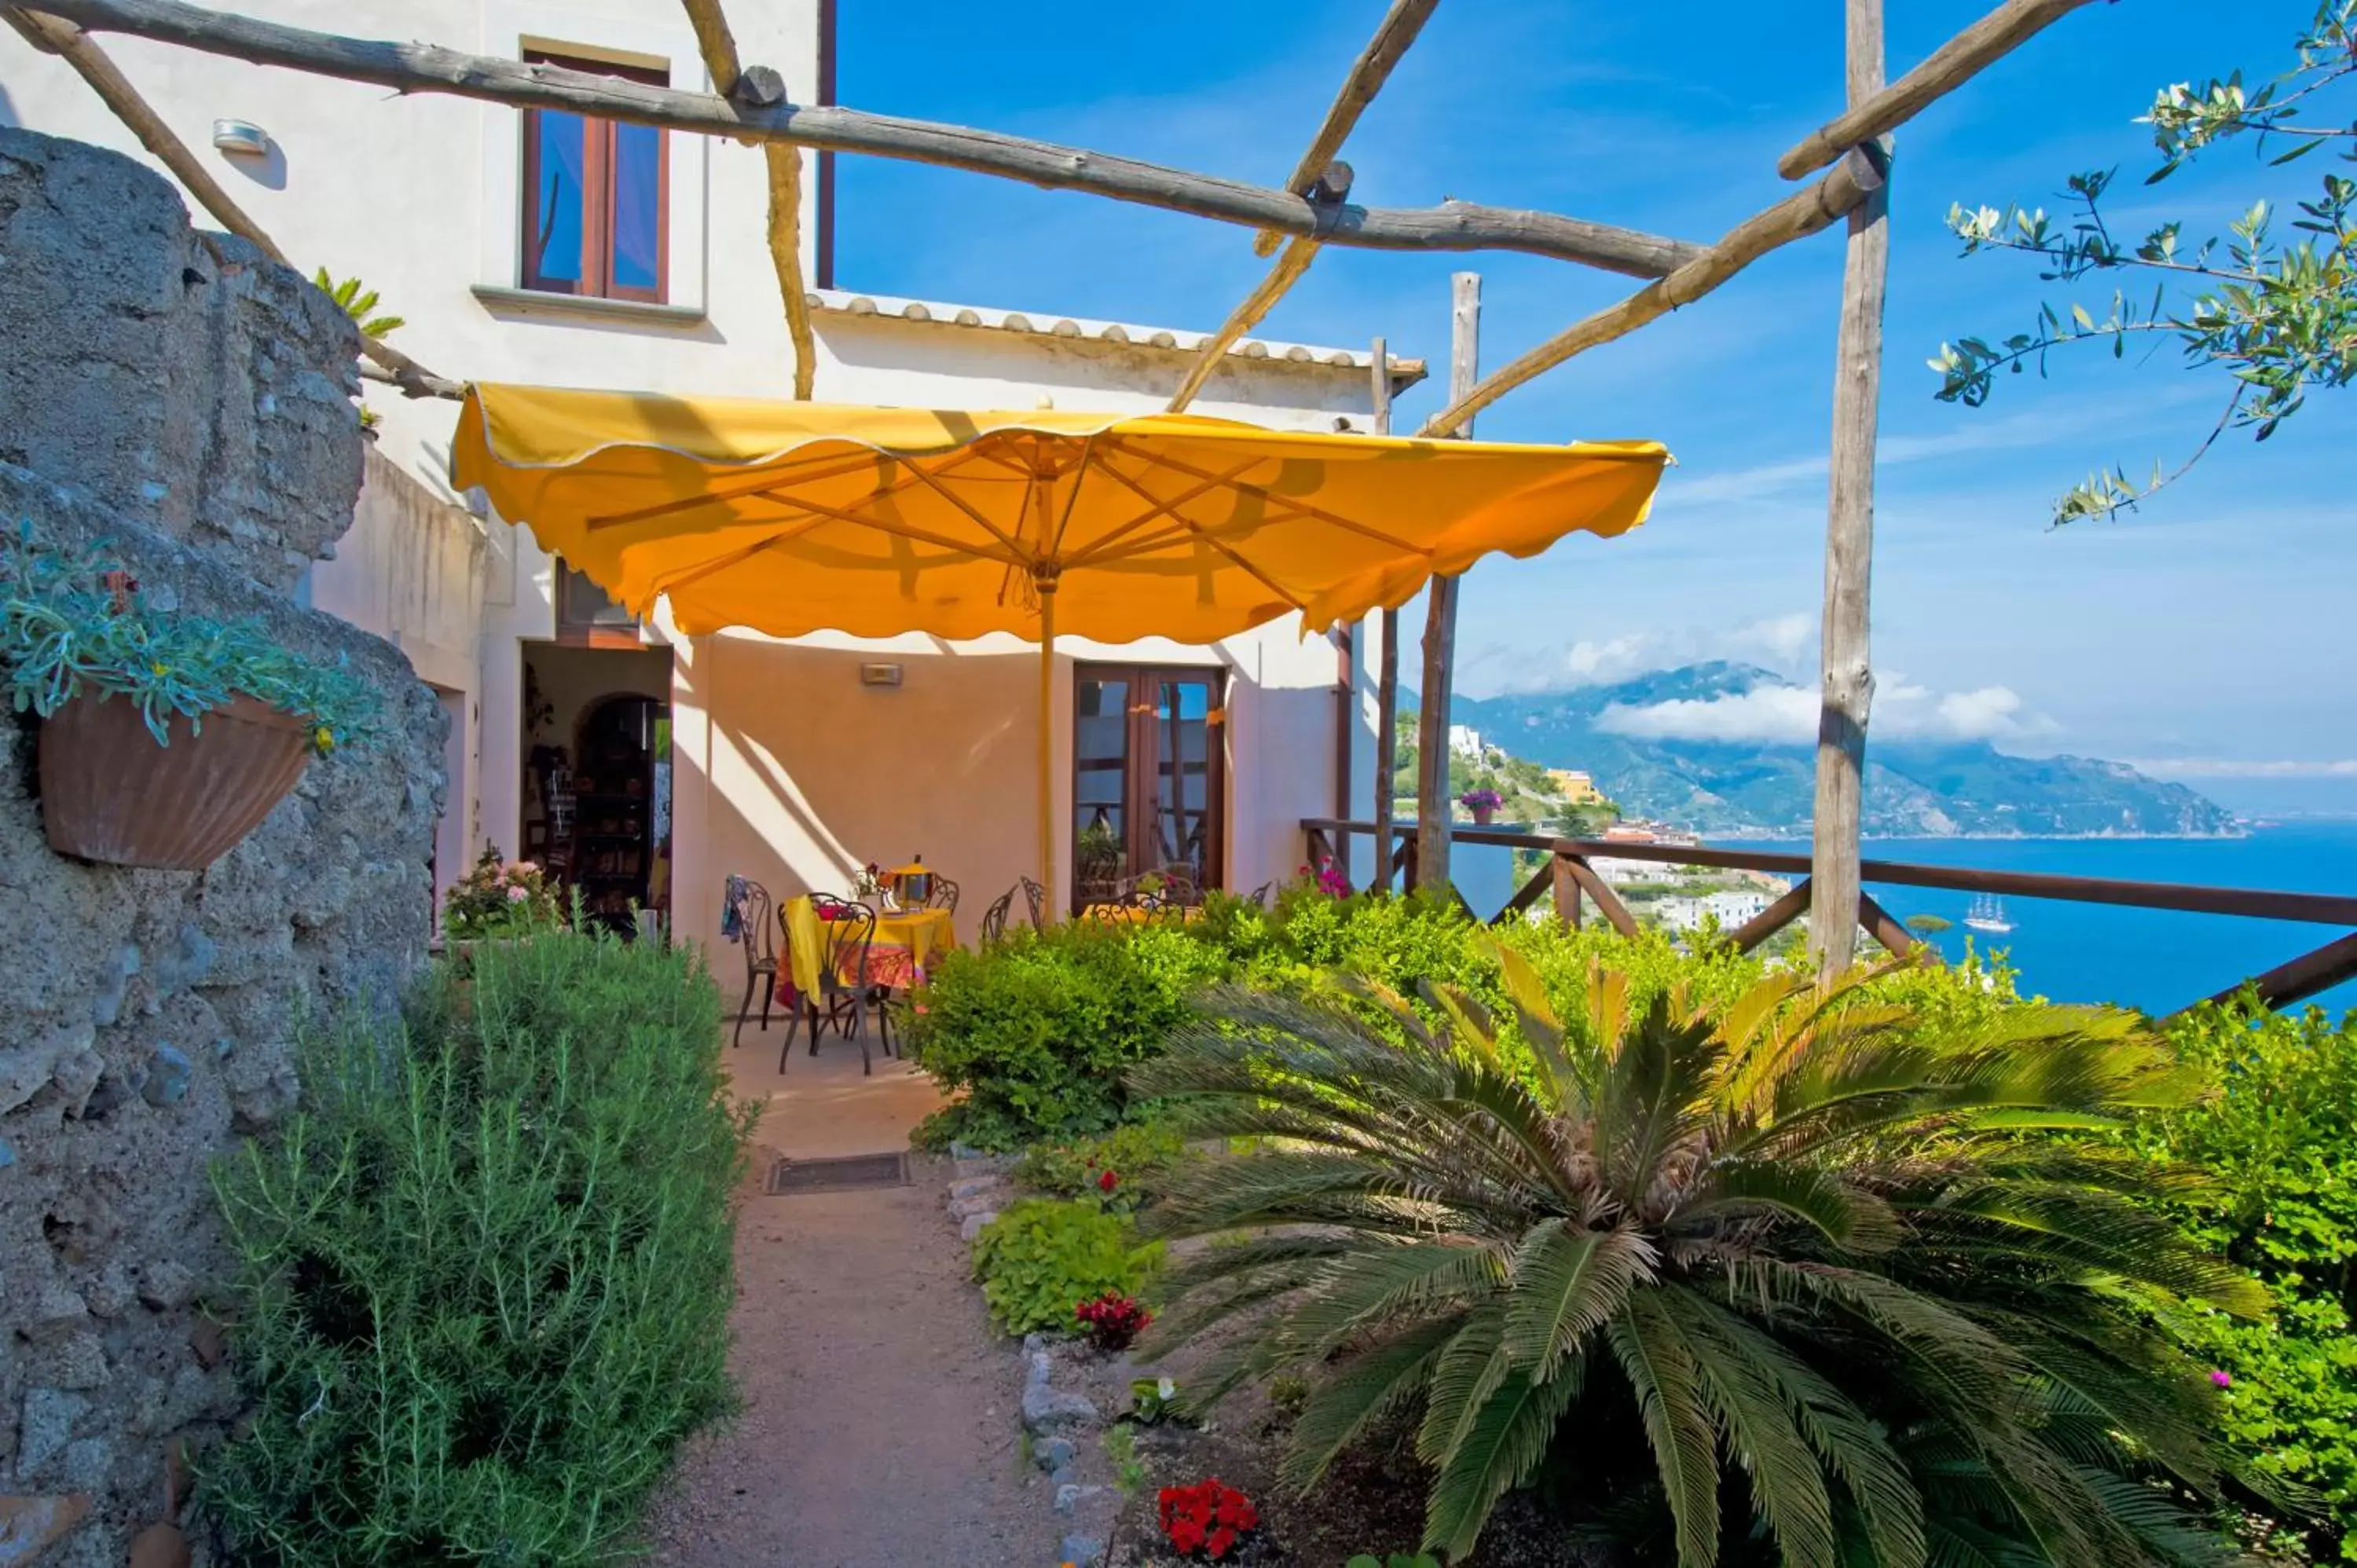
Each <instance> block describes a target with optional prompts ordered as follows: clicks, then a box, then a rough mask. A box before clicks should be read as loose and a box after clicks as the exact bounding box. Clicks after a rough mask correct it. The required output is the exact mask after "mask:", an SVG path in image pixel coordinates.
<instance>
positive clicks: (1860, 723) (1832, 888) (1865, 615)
mask: <svg viewBox="0 0 2357 1568" xmlns="http://www.w3.org/2000/svg"><path fill="white" fill-rule="evenodd" d="M1847 32H1848V61H1849V71H1848V75H1849V102H1850V106H1851V107H1852V108H1853V109H1855V108H1857V106H1858V105H1859V104H1862V103H1864V102H1867V100H1868V99H1870V98H1872V97H1874V95H1875V94H1877V93H1878V92H1880V91H1882V0H1848V27H1847ZM1867 152H1868V154H1869V156H1873V157H1874V158H1875V160H1876V166H1877V168H1878V170H1880V171H1881V172H1883V173H1884V176H1885V177H1884V180H1883V181H1882V183H1880V184H1878V186H1877V187H1876V188H1874V189H1873V190H1871V191H1869V192H1868V193H1867V199H1866V200H1865V201H1864V202H1863V203H1862V204H1860V205H1859V206H1858V207H1857V208H1856V209H1852V211H1851V212H1850V215H1849V249H1848V253H1847V255H1846V258H1845V261H1844V264H1843V269H1842V308H1841V337H1840V343H1839V347H1838V349H1837V350H1836V358H1835V370H1834V428H1833V454H1832V476H1831V478H1830V480H1829V482H1828V485H1827V492H1826V508H1825V600H1824V693H1823V699H1822V705H1821V706H1820V707H1819V709H1818V714H1817V799H1816V815H1815V820H1814V824H1813V843H1812V846H1811V852H1810V857H1809V858H1810V865H1809V876H1810V886H1812V887H1813V889H1814V890H1815V893H1814V897H1813V901H1812V909H1813V914H1812V918H1810V921H1809V950H1810V953H1811V955H1812V956H1813V958H1814V959H1815V960H1816V965H1817V978H1818V980H1819V981H1820V982H1821V983H1823V982H1826V981H1830V980H1832V979H1833V978H1834V977H1835V976H1836V975H1838V974H1840V973H1842V972H1844V971H1845V970H1846V969H1848V968H1849V965H1850V960H1851V958H1852V956H1853V955H1854V954H1855V953H1856V951H1857V913H1858V894H1859V893H1860V892H1861V891H1862V890H1863V889H1862V888H1861V886H1860V884H1859V881H1858V864H1857V863H1858V831H1859V821H1860V817H1861V814H1862V808H1863V797H1864V793H1865V789H1864V785H1865V773H1866V725H1867V714H1868V713H1869V712H1870V711H1871V709H1872V707H1873V705H1874V666H1873V661H1872V660H1871V658H1870V656H1869V652H1868V646H1867V635H1868V629H1869V626H1868V623H1869V618H1870V617H1869V609H1870V589H1871V585H1872V582H1873V577H1874V447H1875V432H1876V421H1877V413H1878V409H1877V403H1878V400H1879V398H1880V395H1881V391H1882V301H1883V293H1884V288H1885V285H1886V284H1887V282H1888V280H1889V272H1890V226H1889V222H1888V220H1887V219H1888V214H1889V207H1890V188H1889V180H1888V166H1889V163H1888V149H1887V148H1879V147H1873V146H1869V147H1868V148H1867Z"/></svg>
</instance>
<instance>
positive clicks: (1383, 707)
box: [1367, 338, 1399, 893]
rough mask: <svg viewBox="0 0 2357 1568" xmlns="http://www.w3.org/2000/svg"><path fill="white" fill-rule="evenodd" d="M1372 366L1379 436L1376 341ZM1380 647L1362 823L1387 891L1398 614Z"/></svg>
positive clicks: (1382, 426)
mask: <svg viewBox="0 0 2357 1568" xmlns="http://www.w3.org/2000/svg"><path fill="white" fill-rule="evenodd" d="M1369 360H1370V362H1371V363H1372V365H1373V367H1374V370H1373V374H1374V387H1373V389H1372V393H1373V398H1374V403H1373V408H1374V427H1375V434H1376V435H1390V434H1391V433H1392V349H1391V344H1390V343H1389V342H1388V341H1387V340H1386V339H1384V338H1376V339H1375V347H1374V352H1373V353H1372V355H1370V356H1369ZM1380 635H1381V636H1382V639H1383V645H1382V647H1381V648H1380V649H1379V650H1377V653H1376V657H1377V660H1379V662H1378V664H1377V666H1376V674H1375V766H1374V768H1373V770H1372V771H1373V773H1374V776H1375V777H1374V801H1373V809H1372V811H1370V812H1369V813H1368V815H1367V821H1369V822H1372V823H1374V824H1375V868H1374V875H1372V877H1370V878H1369V880H1368V884H1367V885H1368V886H1370V887H1375V888H1379V889H1381V890H1382V891H1383V892H1385V893H1388V892H1390V891H1391V890H1392V848H1393V845H1392V751H1393V748H1394V746H1395V744H1396V742H1395V739H1394V737H1395V736H1397V735H1398V734H1399V611H1397V610H1395V609H1387V610H1385V611H1383V631H1382V633H1381V634H1380Z"/></svg>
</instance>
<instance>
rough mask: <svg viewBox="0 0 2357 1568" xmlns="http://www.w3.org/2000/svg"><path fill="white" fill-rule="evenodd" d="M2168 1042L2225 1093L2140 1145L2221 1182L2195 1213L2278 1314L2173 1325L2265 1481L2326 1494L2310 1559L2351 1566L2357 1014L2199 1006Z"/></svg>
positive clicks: (2355, 1439) (2355, 1446)
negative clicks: (2226, 1382) (2337, 1017)
mask: <svg viewBox="0 0 2357 1568" xmlns="http://www.w3.org/2000/svg"><path fill="white" fill-rule="evenodd" d="M2170 1034H2171V1037H2172V1038H2173V1040H2174V1041H2175V1043H2176V1045H2177V1047H2178V1050H2179V1054H2180V1055H2182V1056H2183V1057H2184V1058H2185V1059H2186V1060H2187V1061H2188V1062H2189V1063H2190V1064H2192V1065H2195V1066H2197V1067H2200V1068H2201V1069H2204V1070H2206V1071H2208V1072H2211V1073H2212V1074H2214V1075H2215V1076H2216V1078H2217V1080H2218V1085H2219V1092H2218V1093H2217V1094H2216V1095H2215V1096H2214V1097H2213V1098H2212V1099H2211V1100H2210V1101H2207V1102H2206V1103H2204V1104H2202V1105H2200V1106H2197V1107H2195V1108H2193V1109H2191V1110H2189V1111H2184V1112H2178V1113H2177V1114H2175V1115H2172V1116H2169V1117H2165V1118H2155V1119H2154V1120H2153V1121H2151V1122H2148V1123H2147V1125H2146V1126H2144V1127H2143V1128H2141V1129H2139V1132H2138V1139H2139V1142H2140V1143H2141V1144H2143V1145H2144V1147H2145V1148H2146V1149H2147V1152H2149V1153H2150V1154H2152V1155H2155V1156H2156V1157H2158V1158H2163V1159H2172V1160H2181V1161H2185V1162H2188V1163H2190V1164H2193V1165H2201V1166H2203V1167H2205V1168H2207V1169H2208V1170H2210V1171H2211V1172H2212V1173H2213V1174H2214V1175H2215V1176H2217V1177H2218V1179H2219V1181H2220V1182H2221V1184H2222V1187H2223V1191H2222V1195H2221V1196H2220V1197H2219V1198H2218V1199H2217V1200H2215V1201H2213V1202H2212V1203H2210V1204H2208V1205H2206V1206H2205V1207H2204V1208H2202V1209H2201V1210H2200V1211H2199V1212H2197V1213H2196V1214H2195V1215H2194V1216H2193V1218H2194V1219H2196V1221H2197V1222H2198V1224H2199V1226H2200V1228H2201V1231H2202V1233H2203V1236H2204V1239H2205V1240H2207V1241H2208V1242H2209V1243H2210V1244H2211V1245H2212V1246H2213V1247H2215V1248H2217V1249H2219V1250H2220V1251H2224V1252H2225V1253H2226V1254H2227V1255H2228V1256H2230V1257H2232V1258H2233V1260H2234V1261H2235V1262H2239V1263H2241V1264H2243V1265H2244V1267H2246V1268H2248V1269H2250V1270H2251V1271H2252V1272H2253V1273H2256V1274H2258V1275H2259V1276H2260V1278H2262V1279H2264V1280H2265V1281H2266V1283H2267V1284H2268V1287H2269V1288H2270V1289H2271V1290H2272V1291H2273V1292H2274V1293H2275V1296H2276V1321H2275V1322H2274V1323H2273V1324H2266V1323H2255V1324H2245V1323H2236V1322H2233V1321H2232V1320H2230V1319H2226V1318H2222V1317H2219V1316H2210V1315H2204V1316H2196V1317H2193V1318H2190V1320H2187V1321H2183V1322H2181V1323H2179V1325H2178V1327H2179V1332H2180V1335H2181V1336H2182V1337H2183V1338H2184V1339H2185V1340H2186V1342H2187V1343H2188V1344H2189V1345H2190V1347H2191V1348H2194V1349H2195V1350H2196V1351H2197V1353H2200V1354H2201V1355H2203V1356H2204V1357H2205V1358H2206V1359H2208V1361H2209V1362H2210V1364H2211V1365H2212V1366H2213V1367H2215V1368H2217V1369H2219V1370H2221V1371H2223V1372H2225V1373H2226V1374H2227V1375H2228V1376H2229V1377H2230V1378H2232V1379H2233V1384H2232V1386H2231V1387H2229V1388H2228V1389H2227V1390H2226V1391H2225V1397H2224V1400H2223V1404H2224V1409H2225V1412H2226V1413H2225V1420H2226V1434H2227V1436H2228V1437H2229V1438H2230V1439H2232V1440H2233V1443H2234V1444H2236V1446H2238V1447H2239V1448H2241V1449H2243V1450H2244V1451H2245V1452H2246V1453H2249V1454H2251V1455H2254V1456H2255V1459H2254V1463H2255V1467H2256V1469H2257V1471H2258V1472H2259V1474H2260V1476H2261V1477H2263V1478H2266V1479H2271V1480H2275V1481H2282V1482H2289V1483H2291V1484H2293V1485H2294V1486H2297V1487H2305V1488H2308V1489H2309V1490H2310V1491H2312V1492H2314V1493H2316V1494H2318V1495H2319V1496H2320V1497H2321V1498H2323V1500H2324V1503H2325V1507H2326V1509H2327V1510H2328V1517H2327V1519H2326V1520H2325V1521H2324V1522H2323V1523H2322V1525H2321V1526H2320V1527H2319V1528H2317V1529H2315V1530H2310V1531H2309V1535H2308V1540H2307V1541H2306V1542H2305V1543H2304V1544H2305V1545H2306V1547H2307V1549H2308V1551H2309V1553H2310V1554H2311V1555H2312V1556H2313V1557H2314V1559H2315V1560H2316V1561H2319V1562H2330V1561H2332V1560H2334V1559H2335V1558H2338V1559H2340V1560H2342V1561H2348V1562H2357V1336H2352V1333H2351V1327H2350V1326H2351V1320H2352V1316H2357V1013H2352V1014H2351V1015H2349V1016H2348V1017H2346V1018H2344V1019H2343V1020H2341V1023H2340V1025H2339V1026H2335V1025H2334V1024H2333V1023H2332V1021H2331V1020H2330V1019H2329V1018H2328V1017H2327V1016H2326V1015H2325V1014H2324V1013H2323V1012H2322V1011H2320V1010H2319V1009H2314V1008H2311V1009H2309V1011H2308V1012H2307V1013H2306V1014H2304V1015H2298V1016H2276V1015H2270V1014H2267V1013H2265V1012H2256V1011H2251V1010H2244V1009H2241V1008H2232V1009H2221V1008H2212V1007H2205V1008H2202V1009H2201V1010H2200V1011H2199V1012H2197V1013H2195V1014H2193V1015H2190V1016H2188V1017H2186V1018H2184V1019H2181V1020H2179V1022H2178V1023H2177V1024H2176V1025H2175V1026H2173V1027H2172V1029H2171V1031H2170Z"/></svg>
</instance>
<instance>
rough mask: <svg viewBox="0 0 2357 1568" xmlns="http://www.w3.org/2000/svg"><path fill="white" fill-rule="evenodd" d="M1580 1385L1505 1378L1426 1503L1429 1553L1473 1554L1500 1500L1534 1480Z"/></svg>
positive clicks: (1514, 1375)
mask: <svg viewBox="0 0 2357 1568" xmlns="http://www.w3.org/2000/svg"><path fill="white" fill-rule="evenodd" d="M1580 1386H1581V1380H1580V1379H1579V1378H1578V1377H1577V1375H1576V1374H1574V1373H1571V1372H1566V1374H1565V1375H1563V1376H1561V1377H1558V1378H1555V1380H1553V1381H1551V1382H1544V1383H1534V1382H1532V1381H1531V1380H1529V1379H1527V1378H1525V1377H1523V1375H1522V1374H1521V1373H1520V1372H1509V1373H1507V1374H1506V1377H1505V1380H1504V1381H1503V1382H1501V1384H1500V1385H1499V1386H1498V1388H1497V1390H1496V1391H1495V1392H1493V1393H1491V1395H1490V1397H1489V1398H1488V1400H1486V1401H1485V1402H1483V1403H1482V1405H1481V1407H1480V1411H1479V1412H1478V1413H1477V1415H1476V1417H1475V1419H1474V1421H1473V1423H1472V1424H1471V1425H1470V1426H1469V1428H1468V1429H1467V1431H1466V1432H1465V1434H1464V1436H1463V1439H1462V1440H1461V1441H1460V1442H1459V1443H1458V1445H1457V1447H1456V1449H1455V1450H1454V1451H1453V1452H1452V1453H1451V1454H1450V1455H1449V1456H1448V1460H1447V1462H1445V1463H1444V1464H1443V1465H1442V1466H1440V1470H1439V1473H1438V1474H1437V1475H1436V1476H1435V1477H1433V1480H1432V1490H1431V1491H1430V1493H1429V1494H1427V1496H1426V1500H1425V1522H1424V1544H1425V1547H1426V1550H1427V1551H1429V1550H1433V1549H1436V1548H1437V1549H1438V1550H1440V1551H1444V1552H1448V1555H1449V1558H1450V1560H1451V1561H1452V1562H1453V1561H1457V1560H1459V1559H1462V1558H1463V1557H1465V1556H1466V1555H1467V1554H1468V1553H1469V1552H1471V1551H1472V1550H1473V1548H1474V1545H1475V1543H1476V1542H1478V1541H1480V1537H1481V1527H1482V1526H1483V1525H1484V1524H1486V1523H1488V1522H1489V1518H1490V1512H1491V1509H1494V1508H1496V1507H1497V1504H1498V1499H1499V1498H1501V1497H1503V1496H1505V1495H1506V1492H1507V1491H1508V1490H1509V1489H1510V1488H1512V1487H1518V1486H1520V1485H1522V1484H1523V1482H1524V1481H1527V1480H1529V1479H1530V1478H1531V1476H1532V1475H1533V1473H1534V1472H1535V1471H1536V1470H1537V1469H1538V1466H1539V1462H1540V1461H1541V1460H1543V1459H1544V1458H1545V1457H1546V1451H1547V1444H1549V1442H1550V1441H1551V1440H1552V1439H1553V1438H1554V1436H1555V1424H1556V1423H1557V1422H1559V1421H1561V1420H1562V1419H1563V1415H1564V1412H1566V1411H1567V1410H1569V1409H1570V1408H1571V1406H1572V1403H1573V1402H1574V1401H1576V1400H1577V1399H1578V1397H1579V1391H1580Z"/></svg>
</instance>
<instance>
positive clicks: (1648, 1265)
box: [1504, 1219, 1656, 1382]
mask: <svg viewBox="0 0 2357 1568" xmlns="http://www.w3.org/2000/svg"><path fill="white" fill-rule="evenodd" d="M1655 1258H1656V1254H1655V1253H1654V1251H1653V1248H1652V1244H1651V1243H1650V1242H1648V1241H1647V1240H1645V1239H1644V1238H1643V1237H1642V1236H1641V1235H1640V1234H1638V1233H1637V1232H1636V1231H1634V1230H1620V1229H1614V1230H1575V1229H1574V1228H1572V1227H1571V1226H1570V1225H1568V1224H1566V1222H1565V1221H1563V1220H1560V1219H1546V1220H1543V1221H1541V1222H1540V1223H1539V1224H1538V1225H1536V1226H1534V1228H1533V1229H1532V1230H1531V1232H1530V1234H1529V1235H1528V1236H1526V1237H1524V1238H1523V1242H1522V1245H1521V1246H1520V1247H1519V1248H1517V1249H1516V1250H1515V1252H1514V1262H1513V1290H1512V1293H1511V1294H1508V1296H1507V1298H1506V1316H1505V1338H1504V1348H1505V1352H1506V1356H1507V1359H1509V1360H1511V1361H1512V1362H1513V1363H1514V1364H1515V1365H1516V1366H1518V1367H1520V1368H1522V1369H1524V1370H1525V1371H1527V1372H1528V1373H1529V1374H1530V1376H1531V1377H1532V1378H1533V1379H1534V1380H1536V1381H1539V1382H1544V1381H1546V1380H1547V1379H1549V1378H1551V1377H1553V1376H1554V1375H1555V1368H1556V1366H1557V1364H1558V1363H1560V1362H1561V1361H1562V1359H1564V1358H1565V1357H1566V1356H1568V1355H1571V1354H1572V1353H1573V1352H1575V1351H1576V1350H1577V1349H1578V1348H1580V1346H1581V1345H1583V1344H1584V1343H1585V1342H1586V1340H1587V1337H1588V1336H1589V1335H1590V1334H1593V1333H1594V1332H1595V1331H1596V1330H1597V1329H1598V1328H1600V1327H1602V1326H1604V1324H1605V1322H1606V1321H1607V1320H1608V1319H1609V1318H1610V1317H1611V1316H1613V1315H1614V1314H1616V1313H1618V1312H1619V1311H1620V1309H1621V1308H1622V1307H1623V1306H1624V1305H1627V1302H1628V1299H1629V1294H1630V1293H1631V1291H1633V1290H1635V1289H1637V1288H1638V1287H1640V1286H1641V1285H1644V1284H1649V1283H1652V1278H1653V1265H1654V1262H1655Z"/></svg>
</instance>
